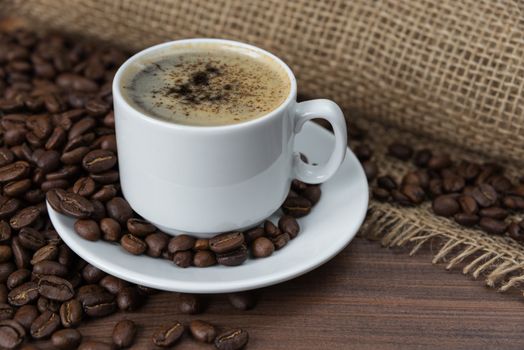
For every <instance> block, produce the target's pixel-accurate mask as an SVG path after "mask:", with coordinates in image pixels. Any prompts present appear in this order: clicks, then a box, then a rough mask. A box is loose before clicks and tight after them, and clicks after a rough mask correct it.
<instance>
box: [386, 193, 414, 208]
mask: <svg viewBox="0 0 524 350" xmlns="http://www.w3.org/2000/svg"><path fill="white" fill-rule="evenodd" d="M391 198H393V200H394V201H395V202H396V203H398V204H400V205H402V206H411V205H412V204H413V203H412V202H411V200H410V199H409V198H408V197H407V196H406V195H405V194H404V193H402V192H401V191H399V190H393V191H391Z"/></svg>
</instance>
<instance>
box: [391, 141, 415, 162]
mask: <svg viewBox="0 0 524 350" xmlns="http://www.w3.org/2000/svg"><path fill="white" fill-rule="evenodd" d="M388 154H389V155H390V156H393V157H395V158H398V159H400V160H408V159H409V158H411V156H412V155H413V149H412V148H411V147H410V146H408V145H405V144H403V143H400V142H394V143H392V144H391V145H389V146H388Z"/></svg>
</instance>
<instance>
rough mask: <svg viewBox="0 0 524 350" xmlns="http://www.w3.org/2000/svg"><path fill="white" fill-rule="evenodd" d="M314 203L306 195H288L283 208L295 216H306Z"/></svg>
mask: <svg viewBox="0 0 524 350" xmlns="http://www.w3.org/2000/svg"><path fill="white" fill-rule="evenodd" d="M311 207H312V204H311V202H310V201H309V200H307V199H306V198H304V197H300V196H298V197H288V198H287V199H286V200H285V201H284V204H282V210H283V211H284V212H285V213H286V214H288V215H290V216H292V217H295V218H300V217H303V216H306V215H307V214H309V212H310V211H311Z"/></svg>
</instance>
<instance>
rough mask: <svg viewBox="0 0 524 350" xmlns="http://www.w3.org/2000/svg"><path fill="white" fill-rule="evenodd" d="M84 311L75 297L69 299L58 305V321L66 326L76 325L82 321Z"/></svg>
mask: <svg viewBox="0 0 524 350" xmlns="http://www.w3.org/2000/svg"><path fill="white" fill-rule="evenodd" d="M83 314H84V311H83V309H82V305H81V304H80V302H79V301H78V300H77V299H71V300H68V301H66V302H64V303H63V304H62V305H61V306H60V321H61V322H62V326H64V327H66V328H70V327H77V326H78V325H79V324H80V322H81V321H82V318H83Z"/></svg>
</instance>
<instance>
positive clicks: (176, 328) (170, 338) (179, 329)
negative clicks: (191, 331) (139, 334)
mask: <svg viewBox="0 0 524 350" xmlns="http://www.w3.org/2000/svg"><path fill="white" fill-rule="evenodd" d="M184 333H185V327H184V325H182V323H180V322H178V321H175V322H174V323H173V324H171V325H169V326H162V327H160V328H159V329H158V330H157V331H156V332H155V333H154V334H153V338H152V341H153V344H154V345H156V346H160V347H162V348H167V347H170V346H173V345H174V344H175V343H176V342H177V341H178V340H179V339H180V338H182V336H183V335H184Z"/></svg>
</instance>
